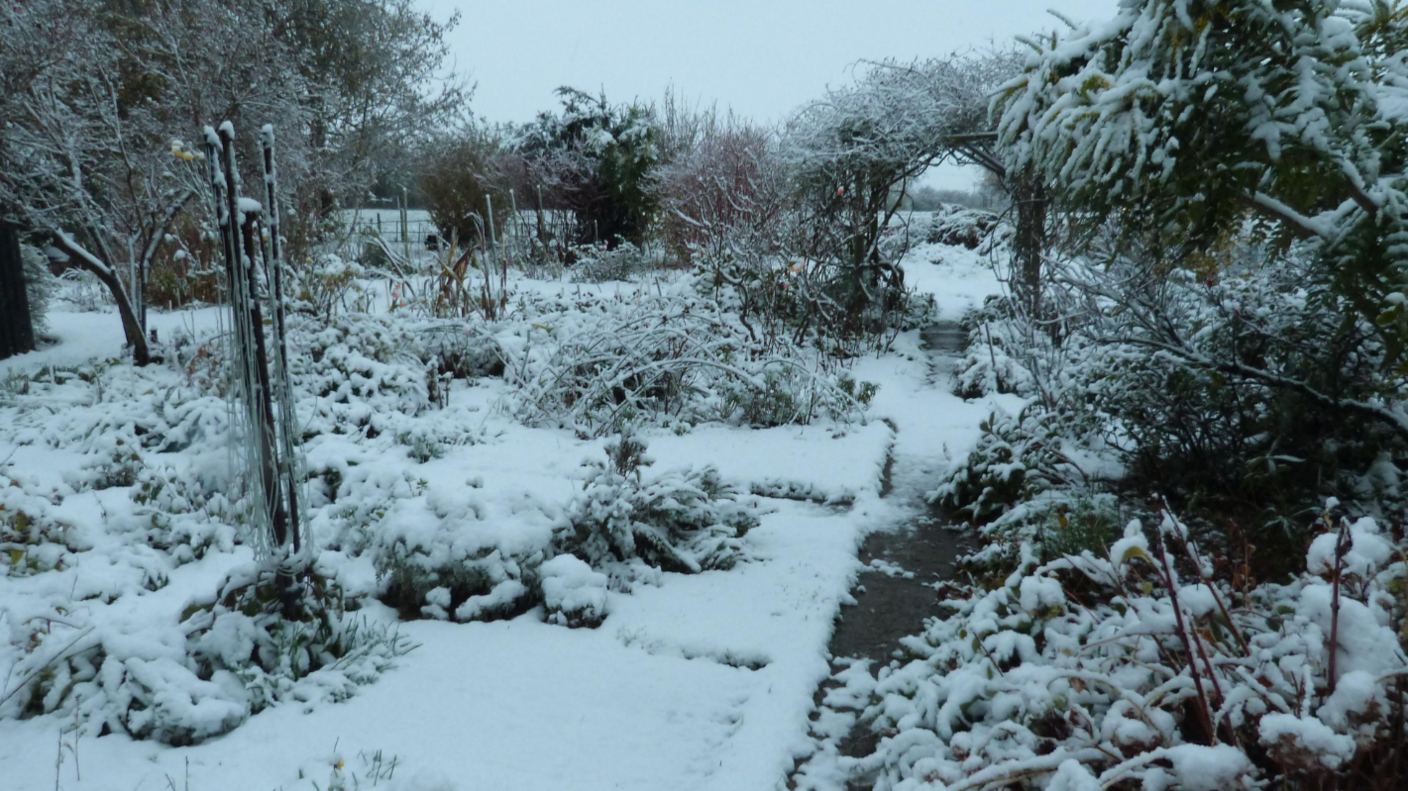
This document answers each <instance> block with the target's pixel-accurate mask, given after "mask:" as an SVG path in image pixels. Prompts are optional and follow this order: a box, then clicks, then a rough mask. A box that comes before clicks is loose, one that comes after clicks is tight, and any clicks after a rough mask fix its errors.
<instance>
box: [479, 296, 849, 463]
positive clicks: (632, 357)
mask: <svg viewBox="0 0 1408 791" xmlns="http://www.w3.org/2000/svg"><path fill="white" fill-rule="evenodd" d="M523 310H524V313H525V315H524V316H523V318H521V319H517V320H515V321H513V322H511V323H509V324H507V325H506V326H504V328H503V329H502V330H501V331H500V332H499V333H498V334H497V336H496V339H497V341H498V343H499V346H500V348H502V350H503V354H504V356H505V358H506V365H505V377H506V378H507V379H508V381H509V382H510V383H512V384H514V385H515V386H517V387H519V388H520V389H521V390H522V397H521V398H520V399H519V400H518V403H517V405H516V407H517V409H518V410H519V415H520V418H522V419H524V420H525V421H526V422H529V423H530V424H536V425H562V426H569V427H572V428H574V429H576V430H578V431H579V432H581V433H583V434H586V435H588V436H592V435H596V436H599V435H602V434H604V433H607V432H610V431H612V430H613V429H614V427H615V426H616V425H617V424H618V422H619V421H620V420H621V419H622V418H623V417H629V418H630V419H635V420H652V421H655V422H658V423H662V424H665V423H670V424H673V423H680V422H687V423H691V424H698V423H705V422H711V421H720V422H728V423H747V424H756V425H782V424H790V423H809V422H811V421H812V420H814V419H816V418H817V417H820V416H829V417H832V418H834V419H838V420H852V419H857V418H861V412H862V409H861V404H860V403H859V402H858V400H857V399H856V397H855V396H854V395H851V394H847V393H846V392H845V391H843V390H842V389H841V388H840V387H839V385H838V383H837V380H836V379H835V378H834V377H832V376H830V375H828V374H826V373H824V372H823V371H822V370H821V369H822V364H823V361H821V360H819V359H817V357H816V356H815V355H813V354H810V353H808V352H806V351H804V350H802V349H798V348H797V347H795V346H792V345H791V344H786V345H781V346H778V347H776V348H768V347H766V346H765V345H764V344H762V343H758V342H755V341H753V339H752V338H750V336H749V333H748V331H747V329H746V328H745V327H740V326H739V324H738V322H737V320H736V317H735V316H734V315H733V314H730V313H728V312H726V311H724V310H722V309H720V307H719V306H718V305H717V304H715V303H714V302H712V301H711V300H707V299H704V298H703V297H701V296H699V295H698V294H697V293H696V292H695V291H694V290H693V288H692V287H691V286H690V285H689V284H680V285H678V286H676V287H673V288H672V289H671V291H670V292H669V293H661V294H656V295H652V294H648V293H642V294H639V295H635V296H634V298H631V299H624V298H615V299H595V298H589V297H585V296H584V297H582V298H580V299H579V300H577V301H571V302H569V301H556V302H554V301H547V300H542V301H537V302H525V303H524V305H523ZM862 419H863V418H862Z"/></svg>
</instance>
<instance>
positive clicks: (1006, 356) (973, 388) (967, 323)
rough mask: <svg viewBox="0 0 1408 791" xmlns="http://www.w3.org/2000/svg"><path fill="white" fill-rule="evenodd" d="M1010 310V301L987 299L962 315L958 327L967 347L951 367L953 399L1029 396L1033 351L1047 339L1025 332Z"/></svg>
mask: <svg viewBox="0 0 1408 791" xmlns="http://www.w3.org/2000/svg"><path fill="white" fill-rule="evenodd" d="M1010 308H1011V302H1010V301H1008V300H1005V299H999V298H991V297H990V298H989V299H988V301H987V302H986V303H985V304H984V305H983V306H982V307H981V308H979V309H977V310H970V311H968V312H967V313H965V314H964V315H963V319H962V321H960V322H959V327H960V329H961V330H963V331H964V332H965V333H966V334H967V335H968V344H967V346H966V347H965V350H964V353H963V355H962V356H961V357H960V358H959V359H958V362H957V363H956V364H955V365H954V367H953V393H954V395H957V396H960V397H962V398H978V397H980V396H983V395H987V394H990V393H1017V394H1019V395H1030V394H1031V393H1032V389H1033V386H1034V382H1033V380H1032V374H1031V371H1030V370H1029V369H1028V366H1029V363H1030V359H1031V355H1032V351H1033V349H1032V347H1033V346H1034V345H1035V346H1040V345H1044V344H1045V343H1046V342H1047V339H1045V338H1042V337H1038V336H1036V335H1033V334H1032V333H1031V332H1029V331H1027V330H1028V329H1029V326H1027V325H1026V323H1025V322H1022V321H1020V320H1018V319H1017V318H1015V317H1013V316H1012V315H1011V313H1012V311H1011V310H1010Z"/></svg>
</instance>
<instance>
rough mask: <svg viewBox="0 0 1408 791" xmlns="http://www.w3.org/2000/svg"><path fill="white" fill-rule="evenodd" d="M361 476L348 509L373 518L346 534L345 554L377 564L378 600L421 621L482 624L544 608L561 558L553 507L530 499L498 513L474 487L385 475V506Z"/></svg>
mask: <svg viewBox="0 0 1408 791" xmlns="http://www.w3.org/2000/svg"><path fill="white" fill-rule="evenodd" d="M372 474H373V475H375V473H374V472H373V473H372ZM356 475H357V476H359V477H353V478H350V479H349V480H348V481H346V482H345V483H344V484H343V488H344V489H345V490H346V491H348V492H355V493H356V494H355V496H354V497H353V498H346V499H351V500H352V501H353V502H346V499H345V500H344V503H345V506H346V507H354V506H356V503H361V505H360V506H359V507H357V510H358V511H362V512H369V513H364V515H363V516H362V519H363V520H364V521H362V522H360V523H358V522H352V523H350V525H349V528H350V529H349V528H344V535H347V536H348V538H347V539H346V540H345V543H344V546H345V547H346V548H347V549H348V550H350V551H351V552H353V553H364V554H366V555H367V556H368V557H369V558H370V559H371V563H372V566H373V567H374V569H375V571H376V577H377V587H376V591H375V592H376V594H377V595H378V596H379V597H380V598H381V599H382V600H383V601H385V602H386V603H387V604H390V605H392V606H394V607H396V608H397V609H398V610H400V611H401V613H402V614H403V615H405V616H408V617H412V618H419V617H426V618H436V619H442V620H444V619H452V620H456V621H478V620H494V619H496V618H506V617H509V616H512V615H516V614H518V613H521V612H523V611H525V610H527V609H528V608H530V607H532V606H533V605H534V604H535V603H536V601H537V592H536V588H535V582H536V580H537V569H538V567H539V566H540V565H541V564H542V563H543V561H544V560H546V559H547V558H548V557H550V556H551V554H552V553H551V547H550V544H551V538H552V526H553V524H554V518H553V517H552V516H551V515H550V514H549V511H550V510H551V509H550V508H548V507H546V506H543V505H539V504H536V503H534V502H532V501H529V500H524V501H522V502H521V503H514V504H512V506H511V507H510V506H504V505H503V504H501V503H500V504H495V505H492V506H491V505H490V504H489V503H487V502H486V501H485V498H483V497H482V496H481V495H480V493H479V492H478V491H477V486H476V485H474V484H475V482H473V481H471V482H470V483H469V484H466V485H465V486H464V487H463V488H442V487H439V486H437V487H429V488H427V487H425V485H424V484H416V483H414V482H407V481H404V480H400V476H391V477H389V478H388V477H387V476H386V474H385V473H382V474H381V476H380V477H382V478H386V482H387V483H388V484H389V486H386V487H384V488H382V489H381V491H383V492H384V494H385V497H379V496H378V495H377V491H378V489H376V488H369V487H368V485H367V483H370V482H372V478H370V477H365V473H363V471H362V468H357V470H356ZM358 480H362V481H363V483H358V482H357V481H358ZM398 480H399V483H398ZM408 484H409V486H408ZM411 487H414V488H411ZM398 489H400V490H402V491H404V492H405V493H403V494H394V492H396V491H397V490H398ZM393 498H394V499H393ZM500 507H508V508H509V509H510V510H509V511H508V512H505V513H501V512H499V511H497V510H495V509H497V508H500ZM505 523H506V524H505Z"/></svg>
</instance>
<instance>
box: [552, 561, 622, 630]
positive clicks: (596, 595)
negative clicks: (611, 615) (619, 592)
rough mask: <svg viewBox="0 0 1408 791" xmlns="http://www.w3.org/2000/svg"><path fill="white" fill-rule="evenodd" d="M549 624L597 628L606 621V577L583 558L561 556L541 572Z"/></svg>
mask: <svg viewBox="0 0 1408 791" xmlns="http://www.w3.org/2000/svg"><path fill="white" fill-rule="evenodd" d="M538 573H539V577H540V580H539V584H540V585H542V589H543V607H544V608H545V609H546V610H547V619H548V622H549V623H555V624H559V625H562V626H566V627H569V628H572V629H576V628H579V627H587V628H594V627H597V626H600V625H601V622H602V621H603V620H605V619H606V585H607V576H606V575H605V574H602V573H599V572H596V571H592V568H591V566H588V565H587V564H586V563H584V562H583V561H582V560H581V559H580V558H577V557H574V556H572V555H558V556H557V557H555V558H553V559H552V560H549V561H548V562H546V563H544V564H543V565H542V566H540V567H539V568H538Z"/></svg>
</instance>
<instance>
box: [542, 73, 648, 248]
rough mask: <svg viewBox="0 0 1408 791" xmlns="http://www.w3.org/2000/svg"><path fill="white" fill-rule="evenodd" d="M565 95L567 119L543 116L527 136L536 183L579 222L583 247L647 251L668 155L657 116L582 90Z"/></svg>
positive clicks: (563, 113) (566, 91)
mask: <svg viewBox="0 0 1408 791" xmlns="http://www.w3.org/2000/svg"><path fill="white" fill-rule="evenodd" d="M557 93H558V96H560V97H561V98H562V111H561V113H560V114H556V115H555V114H552V113H541V114H539V116H538V118H537V119H536V120H535V121H533V122H532V123H531V124H528V125H526V126H525V127H523V128H522V129H520V130H519V134H518V149H519V150H520V151H521V152H522V154H523V156H524V157H525V159H526V160H527V161H528V163H529V165H530V167H531V168H532V171H533V177H534V178H535V179H536V180H537V181H538V182H539V183H541V184H543V185H544V186H545V188H546V190H547V192H548V193H549V195H551V196H552V197H553V199H554V200H555V202H556V203H558V204H559V206H560V207H561V208H566V209H569V210H571V211H572V213H573V214H574V215H575V217H576V221H577V237H578V241H580V242H582V243H592V244H596V243H604V244H606V245H607V246H609V247H615V246H616V245H617V244H619V243H620V242H623V241H625V242H631V243H632V244H640V242H641V241H642V240H643V237H644V234H645V232H646V230H647V229H648V228H649V226H650V223H651V221H652V220H653V218H654V215H655V210H656V206H655V200H654V193H653V192H652V190H651V189H650V184H651V179H652V177H653V175H654V173H653V171H654V169H655V167H656V165H657V164H658V163H659V160H660V152H659V148H658V146H657V140H656V138H657V131H656V127H655V122H654V117H653V113H652V112H651V109H650V108H649V107H648V106H646V105H642V104H639V103H632V104H629V105H613V104H610V103H609V102H607V100H606V96H605V95H600V96H592V95H591V94H588V93H585V92H583V91H579V90H577V89H575V88H567V87H564V88H559V89H558V91H557Z"/></svg>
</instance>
